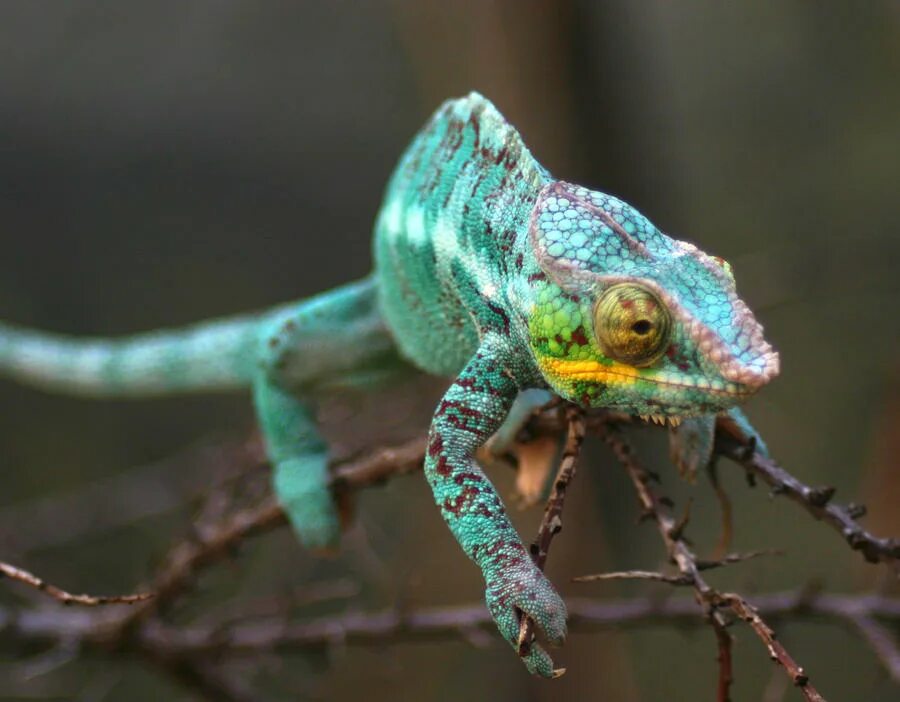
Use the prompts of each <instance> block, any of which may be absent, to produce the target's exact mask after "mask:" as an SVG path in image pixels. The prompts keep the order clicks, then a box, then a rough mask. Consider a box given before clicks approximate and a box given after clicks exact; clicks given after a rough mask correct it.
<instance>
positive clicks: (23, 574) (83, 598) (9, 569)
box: [0, 561, 154, 607]
mask: <svg viewBox="0 0 900 702" xmlns="http://www.w3.org/2000/svg"><path fill="white" fill-rule="evenodd" d="M0 576H2V577H5V578H9V579H10V580H17V581H18V582H20V583H25V584H26V585H28V586H29V587H33V588H34V589H35V590H39V591H40V592H44V593H46V594H48V595H50V597H52V598H53V599H54V600H57V601H59V602H61V603H62V604H64V605H72V604H78V605H82V606H84V607H97V606H99V605H109V604H129V605H130V604H135V603H137V602H145V601H147V600H150V599H153V597H154V593H152V592H139V593H137V594H134V595H73V594H72V593H71V592H66V591H65V590H63V589H62V588H59V587H57V586H56V585H53V584H52V583H48V582H47V581H46V580H43V579H42V578H39V577H38V576H36V575H35V574H34V573H30V572H28V571H27V570H24V569H23V568H19V567H17V566H14V565H11V564H9V563H5V562H4V561H0Z"/></svg>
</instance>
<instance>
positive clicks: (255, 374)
mask: <svg viewBox="0 0 900 702" xmlns="http://www.w3.org/2000/svg"><path fill="white" fill-rule="evenodd" d="M374 257H375V268H374V272H373V274H372V275H371V276H370V277H369V278H367V279H365V280H362V281H359V282H356V283H352V284H349V285H346V286H344V287H341V288H338V289H336V290H334V291H331V292H328V293H325V294H322V295H320V296H317V297H314V298H311V299H307V300H301V301H298V302H294V303H290V304H287V305H284V306H281V307H279V308H277V309H274V310H272V311H269V312H265V313H262V314H258V315H252V316H246V317H240V318H236V319H231V320H222V321H213V322H208V323H205V324H201V325H198V326H196V327H193V328H190V329H186V330H181V331H173V332H155V333H152V334H147V335H143V336H137V337H131V338H128V339H124V340H103V339H98V340H79V339H71V338H65V337H59V336H54V335H49V334H43V333H39V332H32V331H29V330H23V329H17V328H14V327H12V326H7V325H0V369H2V371H3V372H5V373H6V374H7V375H10V376H12V377H14V378H18V379H21V380H24V381H28V382H31V383H33V384H36V385H43V386H46V387H51V388H55V389H62V390H68V391H77V392H83V393H90V394H101V395H103V394H106V395H120V394H152V393H161V392H175V391H193V390H201V389H219V388H234V387H243V386H250V387H251V388H252V391H253V396H254V401H255V404H256V408H257V413H258V417H259V422H260V426H261V429H262V432H263V435H264V438H265V441H266V446H267V450H268V454H269V458H270V459H271V462H272V465H273V476H274V487H275V491H276V494H277V495H278V498H279V500H280V501H281V503H282V505H283V506H284V508H285V510H286V512H287V513H288V515H289V517H290V519H291V522H292V524H293V526H294V528H295V530H296V532H297V534H298V535H299V537H300V539H301V540H302V541H303V543H304V544H305V545H307V546H309V547H312V548H319V547H325V546H329V545H333V544H335V543H336V542H337V540H338V539H339V536H340V525H339V521H338V518H337V512H336V509H335V507H334V505H333V504H332V501H331V497H330V494H329V491H328V486H327V482H328V476H327V457H328V451H327V446H326V445H325V443H324V441H323V440H322V439H321V438H320V435H319V433H318V431H317V428H316V421H315V402H316V398H318V397H321V396H322V394H323V393H327V392H328V391H329V390H330V389H331V388H332V387H333V386H334V385H335V384H341V385H365V384H367V383H369V382H370V381H371V379H372V377H374V376H375V375H377V374H379V373H380V372H384V371H386V369H389V368H390V367H391V366H392V364H394V363H395V362H396V360H397V356H398V354H399V357H400V358H402V359H404V360H405V361H407V362H409V363H411V364H413V365H414V366H417V367H418V368H420V369H422V370H424V371H426V372H428V373H432V374H438V375H442V376H447V377H449V378H453V380H452V382H451V384H450V386H449V388H448V389H447V391H446V393H445V394H444V396H443V398H442V399H441V401H440V403H439V404H438V407H437V409H436V411H435V414H434V418H433V420H432V424H431V429H430V432H429V436H428V444H427V456H426V460H425V474H426V477H427V479H428V482H429V484H430V486H431V488H432V490H433V493H434V497H435V501H436V503H437V505H438V507H439V508H440V510H441V513H442V515H443V517H444V519H445V520H446V522H447V524H448V525H449V527H450V529H451V531H452V532H453V534H454V536H455V537H456V539H457V541H458V542H459V544H460V546H461V547H462V549H463V550H464V551H465V553H466V555H468V556H469V558H471V559H472V560H473V561H475V563H476V564H477V565H478V566H479V568H480V569H481V571H482V573H483V575H484V579H485V588H486V595H485V597H486V602H487V605H488V608H489V609H490V611H491V613H492V615H493V617H494V619H495V621H496V623H497V625H498V628H499V629H500V631H501V633H502V635H503V636H504V638H506V640H507V641H508V642H510V643H511V644H512V645H513V646H515V645H516V637H517V634H518V629H519V617H520V612H525V613H526V614H528V615H529V616H531V617H532V618H533V619H534V620H535V621H536V622H537V624H538V625H539V626H540V627H541V628H542V629H543V630H544V632H545V633H546V635H547V638H548V639H549V640H550V641H551V642H558V641H561V640H562V639H563V638H564V636H565V630H566V626H565V620H566V608H565V604H564V603H563V601H562V599H561V598H560V597H559V595H558V594H557V592H556V590H555V589H554V587H553V586H552V585H551V584H550V582H549V581H548V580H547V579H546V577H545V576H544V575H543V573H541V571H540V570H539V569H538V568H537V567H536V566H535V565H534V564H533V562H532V560H531V558H530V556H529V553H528V550H527V549H526V548H525V546H524V545H523V544H522V541H521V539H520V538H519V536H518V534H517V533H516V531H515V530H514V528H513V526H512V524H511V523H510V521H509V519H508V517H507V515H506V512H505V510H504V507H503V504H502V502H501V500H500V498H499V497H498V495H497V493H496V491H495V489H494V488H493V486H492V485H491V483H490V481H489V480H488V479H487V478H486V477H485V475H484V473H483V472H482V471H481V469H480V468H479V466H478V465H477V463H476V462H475V460H474V454H475V451H476V449H478V448H479V447H481V446H482V445H484V444H485V443H486V442H487V441H488V439H489V438H490V437H491V436H492V435H494V434H495V433H496V432H498V430H501V427H502V425H503V423H504V420H505V419H506V418H507V417H508V416H515V417H518V419H517V420H516V421H521V418H522V417H523V416H526V415H527V412H516V411H513V412H512V413H511V409H512V408H513V405H514V403H515V401H516V398H517V396H518V395H519V393H520V392H522V391H525V390H529V389H532V388H542V389H546V390H549V391H552V392H554V393H556V394H558V395H560V396H562V397H563V398H564V399H566V400H568V401H571V402H574V403H577V404H579V405H581V406H584V407H610V408H616V409H619V410H623V411H625V412H628V413H631V414H636V415H641V416H643V417H645V418H653V419H655V420H656V421H658V422H661V423H665V422H669V423H670V424H671V425H672V426H673V428H674V427H675V426H677V425H679V424H680V427H679V429H678V431H677V432H674V434H673V436H674V438H673V444H672V445H673V451H674V454H675V458H676V460H677V461H678V462H679V463H680V464H681V465H686V466H689V467H694V468H696V467H697V466H699V465H701V464H703V463H704V462H705V461H706V460H707V459H708V455H709V451H710V449H711V432H712V426H713V420H714V417H715V415H716V414H717V413H719V412H725V411H727V412H732V413H734V414H735V417H736V418H737V419H738V420H739V421H741V422H742V423H743V424H746V420H745V419H744V418H743V416H742V415H740V414H739V413H737V410H736V409H735V405H736V404H737V403H738V402H740V401H741V400H743V399H745V398H746V397H748V396H749V395H751V394H752V393H753V392H755V391H756V390H757V389H759V388H760V387H761V386H762V385H764V384H765V383H766V382H768V381H769V380H770V379H771V378H773V377H774V376H775V375H776V374H777V373H778V355H777V353H775V352H774V351H773V350H772V348H771V347H770V346H769V345H768V344H767V343H766V342H765V341H764V339H763V336H762V328H761V326H760V325H759V324H758V323H757V322H756V321H755V319H754V318H753V315H752V314H751V313H750V311H749V310H748V308H747V307H746V305H745V304H744V303H743V302H742V301H741V300H740V298H739V297H738V296H737V293H736V291H735V284H734V278H733V277H732V274H731V270H730V267H729V266H728V264H727V263H725V262H724V261H722V260H721V259H717V258H714V257H711V256H708V255H706V254H705V253H703V252H701V251H699V250H698V249H697V248H696V247H694V246H692V245H690V244H687V243H684V242H680V241H676V240H674V239H671V238H669V237H668V236H666V235H664V234H663V233H662V232H660V231H659V230H658V229H657V228H656V227H655V226H654V225H653V224H651V223H650V222H649V221H648V220H647V219H646V218H645V217H644V216H643V215H641V214H640V213H639V212H638V211H637V210H635V209H634V208H632V207H630V206H629V205H627V204H626V203H624V202H622V201H620V200H618V199H616V198H614V197H612V196H609V195H605V194H603V193H599V192H595V191H591V190H588V189H586V188H583V187H580V186H577V185H572V184H569V183H566V182H563V181H558V180H555V179H554V178H553V177H552V176H551V175H550V173H549V172H548V171H547V170H546V169H544V168H543V167H542V166H541V165H540V164H539V163H538V162H537V161H536V160H535V159H534V158H533V157H532V155H531V154H530V152H529V151H528V149H527V148H526V146H525V144H524V143H523V141H522V139H521V137H520V136H519V134H518V133H517V132H516V131H515V129H513V127H512V126H510V125H509V123H508V122H506V120H504V118H503V117H502V116H501V115H500V113H499V112H498V111H497V110H496V109H495V108H494V106H493V105H492V104H491V103H490V102H489V101H488V100H486V99H485V98H483V97H482V96H480V95H478V94H475V93H472V94H471V95H469V96H467V97H465V98H461V99H458V100H451V101H448V102H446V103H445V104H444V105H443V106H442V107H441V108H440V109H439V110H438V111H437V112H436V113H435V114H434V116H433V117H432V118H431V120H430V121H429V122H428V123H427V124H426V125H425V127H424V128H423V129H422V130H421V131H420V132H419V134H418V135H417V136H416V137H415V139H414V140H413V142H412V143H411V145H410V146H409V147H408V149H407V150H406V152H405V153H404V155H403V156H402V157H401V159H400V162H399V164H398V166H397V168H396V170H395V171H394V174H393V176H392V177H391V179H390V182H389V184H388V187H387V191H386V194H385V197H384V202H383V205H382V208H381V210H380V212H379V214H378V217H377V220H376V225H375V237H374ZM530 401H532V402H533V399H532V400H530ZM511 421H512V420H511ZM500 434H504V435H506V436H510V435H512V432H511V431H510V430H509V428H508V427H503V429H502V430H501V431H500ZM524 662H525V664H526V666H527V667H528V669H529V670H530V671H531V672H533V673H536V674H539V675H543V676H550V675H551V674H552V673H553V666H552V661H551V659H550V657H549V656H548V655H547V653H546V652H545V651H544V650H543V649H542V648H541V647H540V646H533V647H532V649H531V651H530V653H529V654H528V656H527V657H526V658H525V659H524Z"/></svg>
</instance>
